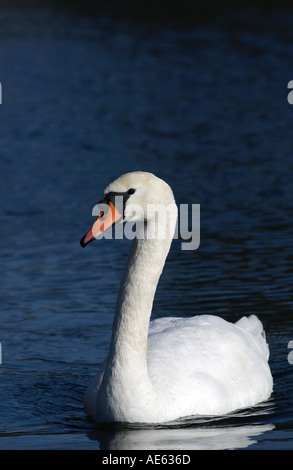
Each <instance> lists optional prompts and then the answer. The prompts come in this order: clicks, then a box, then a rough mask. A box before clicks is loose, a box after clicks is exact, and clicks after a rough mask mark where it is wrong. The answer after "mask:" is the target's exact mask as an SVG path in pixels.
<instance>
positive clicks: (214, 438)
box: [89, 424, 274, 450]
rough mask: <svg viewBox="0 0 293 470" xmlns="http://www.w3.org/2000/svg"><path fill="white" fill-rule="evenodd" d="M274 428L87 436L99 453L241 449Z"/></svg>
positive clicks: (142, 431) (127, 431) (138, 431)
mask: <svg viewBox="0 0 293 470" xmlns="http://www.w3.org/2000/svg"><path fill="white" fill-rule="evenodd" d="M272 429H274V425H272V424H262V425H244V426H227V427H222V426H214V427H192V428H170V429H168V428H165V429H135V428H133V429H120V430H119V429H118V430H103V431H102V430H101V431H96V432H94V431H93V433H91V435H90V436H89V437H90V438H91V439H96V440H98V441H99V443H100V449H101V450H224V449H244V448H247V447H249V446H251V445H252V444H254V443H256V442H257V439H256V438H257V437H258V436H260V435H262V434H263V433H265V432H268V431H271V430H272Z"/></svg>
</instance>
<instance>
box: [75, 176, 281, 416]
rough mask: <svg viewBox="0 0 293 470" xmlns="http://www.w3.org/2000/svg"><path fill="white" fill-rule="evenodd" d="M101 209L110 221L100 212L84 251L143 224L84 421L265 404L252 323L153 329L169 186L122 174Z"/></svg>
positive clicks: (172, 322)
mask: <svg viewBox="0 0 293 470" xmlns="http://www.w3.org/2000/svg"><path fill="white" fill-rule="evenodd" d="M117 195H119V196H120V199H122V205H121V207H120V209H119V211H118V210H116V208H115V206H114V204H113V200H114V196H117ZM101 202H102V203H103V204H106V205H108V206H109V207H110V208H111V210H110V211H109V213H110V216H109V215H108V216H106V218H105V219H104V222H103V224H101V220H100V219H101V217H102V216H103V215H104V211H102V212H101V214H100V216H99V217H98V219H97V221H96V222H95V223H94V225H93V227H92V229H91V230H90V231H89V232H88V233H87V234H86V235H85V236H84V237H83V238H82V240H81V244H82V246H85V245H87V244H88V243H89V242H90V241H92V240H93V239H94V238H96V237H98V236H99V235H100V234H101V233H102V232H103V231H104V230H106V229H107V228H108V227H109V226H110V225H111V224H112V223H119V222H127V221H135V222H141V224H140V228H138V231H137V235H136V238H135V239H134V241H133V245H132V249H131V253H130V257H129V259H128V263H127V266H126V270H125V273H124V277H123V279H122V282H121V286H120V291H119V295H118V299H117V305H116V312H115V317H114V322H113V329H112V339H111V344H110V348H109V354H108V356H107V358H106V359H105V361H104V363H103V365H102V367H101V369H100V371H99V372H98V373H97V374H96V376H95V377H94V378H93V379H92V381H91V382H90V384H89V386H88V388H87V390H86V393H85V397H84V407H85V411H86V413H87V414H88V415H89V416H90V417H92V418H93V419H94V420H95V421H96V422H106V421H110V422H111V421H116V422H132V423H133V422H137V423H163V422H169V421H173V420H176V419H178V418H183V417H187V416H192V415H205V416H207V415H223V414H226V413H229V412H232V411H234V410H237V409H241V408H246V407H250V406H254V405H256V404H257V403H259V402H262V401H265V400H267V399H268V398H269V397H270V395H271V393H272V386H273V380H272V375H271V372H270V368H269V365H268V358H269V349H268V345H267V343H266V339H265V333H264V331H263V327H262V324H261V322H260V320H259V319H258V318H257V317H256V316H255V315H251V316H249V317H243V318H241V319H240V320H239V321H237V322H236V323H235V324H232V323H230V322H227V321H225V320H224V319H222V318H220V317H217V316H213V315H199V316H195V317H192V318H181V317H175V318H174V317H167V318H161V319H157V320H153V321H151V322H150V315H151V310H152V304H153V299H154V295H155V291H156V287H157V284H158V281H159V278H160V275H161V272H162V269H163V267H164V264H165V260H166V257H167V254H168V252H169V249H170V245H171V242H172V237H173V234H174V230H175V225H176V219H177V206H176V204H175V200H174V196H173V193H172V190H171V188H170V187H169V186H168V185H167V183H165V182H164V181H163V180H161V179H159V178H157V177H156V176H154V175H152V174H151V173H145V172H133V173H128V174H126V175H123V176H122V177H120V178H118V179H117V180H115V181H114V182H113V183H111V184H110V185H109V186H108V187H107V188H106V190H105V193H104V197H103V199H102V201H101ZM149 204H163V205H165V207H167V208H168V211H166V213H167V215H166V217H163V218H162V221H160V218H158V217H155V216H153V215H152V213H151V212H149V211H148V205H149ZM133 207H135V208H136V210H135V211H133ZM109 213H108V214H109ZM160 224H164V228H165V230H164V235H165V236H164V237H162V236H160V233H161V232H160V229H161V228H162V227H160ZM166 227H167V229H166ZM147 235H148V236H147Z"/></svg>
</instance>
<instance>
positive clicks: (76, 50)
mask: <svg viewBox="0 0 293 470" xmlns="http://www.w3.org/2000/svg"><path fill="white" fill-rule="evenodd" d="M69 11H70V9H68V11H66V9H65V10H60V9H54V8H51V9H49V8H48V9H42V10H37V9H26V10H17V9H15V10H14V11H13V10H9V9H3V8H2V10H0V82H1V84H2V104H1V105H0V119H1V123H0V178H1V186H0V188H1V189H0V201H1V212H0V217H1V223H0V230H1V252H2V262H1V265H0V278H1V287H0V296H1V330H0V341H1V346H2V365H1V366H0V436H1V439H0V448H1V449H111V450H114V449H172V450H174V449H196V448H200V449H227V448H229V449H230V448H233V449H240V448H241V449H293V397H292V384H293V365H291V364H289V362H288V353H289V350H288V348H287V345H288V343H289V341H290V340H292V339H293V297H292V291H293V285H292V279H293V268H292V264H293V254H292V253H293V217H292V216H293V183H292V179H293V153H292V149H293V137H292V135H293V134H292V123H293V106H290V105H289V103H288V101H287V95H288V90H287V84H288V82H289V81H290V80H293V67H292V57H293V33H292V31H293V30H292V22H293V13H291V12H290V11H282V10H281V9H276V10H275V11H274V10H273V11H269V12H266V14H264V12H261V11H258V10H254V9H250V10H246V11H243V10H233V11H230V12H229V11H227V12H223V13H222V14H219V15H217V16H216V18H210V19H209V18H206V19H205V20H204V21H201V22H199V23H196V22H195V24H192V25H189V28H184V29H182V28H178V27H175V26H173V25H172V24H171V23H170V24H169V23H168V22H167V23H165V22H164V23H159V24H158V23H152V22H143V21H134V20H133V19H132V20H127V19H126V18H122V19H115V20H113V19H111V18H109V17H108V18H104V17H102V16H88V15H83V14H81V13H80V12H79V13H78V14H76V13H75V14H70V13H69ZM133 170H145V171H151V172H153V173H155V174H156V175H158V176H160V177H161V178H163V179H165V180H166V181H167V182H168V183H169V184H170V185H171V186H172V188H173V190H174V193H175V196H176V200H177V202H178V203H189V204H192V203H196V204H201V243H200V247H199V249H198V250H196V251H182V250H181V249H180V241H179V240H177V241H174V243H173V245H172V249H171V252H170V255H169V258H168V263H167V264H166V267H165V271H164V273H163V276H162V278H161V282H160V284H159V288H158V291H157V295H156V299H155V305H154V312H153V317H157V316H164V315H170V314H171V315H177V314H180V315H186V316H191V315H196V314H200V313H211V314H216V315H221V316H223V317H224V318H225V319H227V320H230V321H235V320H237V319H238V318H239V317H240V316H241V315H243V314H249V313H256V314H257V315H258V316H259V317H260V318H261V320H262V322H263V323H264V326H265V329H266V332H267V339H268V342H269V344H270V351H271V357H270V364H271V369H272V372H273V376H274V393H273V396H272V397H271V399H270V400H269V402H267V403H265V404H261V405H259V406H257V407H255V408H253V409H249V410H243V411H241V412H238V413H235V414H233V415H230V416H226V417H223V418H217V419H212V418H209V419H205V418H200V419H199V418H194V419H189V420H187V421H182V422H178V423H174V424H173V425H172V426H159V427H144V426H140V427H137V426H128V427H126V426H121V425H119V426H115V425H113V426H103V425H94V424H93V423H91V422H90V421H88V420H87V418H86V417H85V415H84V412H83V408H82V399H83V393H84V390H85V387H86V386H87V384H88V382H89V379H90V377H91V376H92V375H93V374H94V373H95V372H96V370H97V369H98V367H99V365H100V364H101V361H102V359H103V358H104V356H105V355H106V353H107V350H108V345H109V340H110V333H111V324H112V319H113V309H114V305H115V298H116V292H117V290H118V286H119V282H120V278H121V274H122V269H123V264H124V262H125V259H126V256H127V253H128V250H129V247H130V245H129V243H130V242H128V241H124V240H123V241H115V240H101V241H96V242H95V243H93V244H91V245H90V246H89V247H87V249H85V250H83V249H81V248H80V245H79V240H80V238H81V236H82V235H83V234H84V233H85V231H86V230H87V229H88V228H89V225H90V223H91V222H92V215H91V210H92V207H93V206H94V204H96V203H97V202H98V200H99V199H100V196H101V194H102V193H103V190H104V187H105V186H106V185H107V184H108V183H109V182H110V181H112V180H113V179H114V178H116V177H118V176H119V175H120V174H122V173H124V172H128V171H133Z"/></svg>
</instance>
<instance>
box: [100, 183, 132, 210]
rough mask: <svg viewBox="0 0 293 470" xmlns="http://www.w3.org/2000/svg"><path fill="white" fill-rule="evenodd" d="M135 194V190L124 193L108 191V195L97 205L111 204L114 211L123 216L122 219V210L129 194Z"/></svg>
mask: <svg viewBox="0 0 293 470" xmlns="http://www.w3.org/2000/svg"><path fill="white" fill-rule="evenodd" d="M134 192H135V189H133V188H130V189H129V190H128V191H125V192H117V191H110V192H109V193H107V194H105V195H104V197H103V199H101V200H100V202H99V204H108V205H109V203H110V202H111V203H112V204H113V205H114V206H115V207H116V209H117V210H118V211H119V212H120V214H123V217H124V210H125V204H126V202H127V200H128V199H129V197H130V196H131V194H133V193H134Z"/></svg>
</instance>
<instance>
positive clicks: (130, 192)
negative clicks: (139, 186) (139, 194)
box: [127, 188, 135, 194]
mask: <svg viewBox="0 0 293 470" xmlns="http://www.w3.org/2000/svg"><path fill="white" fill-rule="evenodd" d="M133 193H135V189H133V188H130V189H129V190H128V191H127V194H133Z"/></svg>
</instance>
